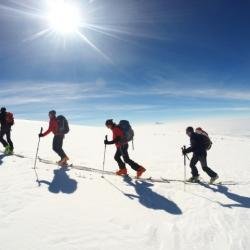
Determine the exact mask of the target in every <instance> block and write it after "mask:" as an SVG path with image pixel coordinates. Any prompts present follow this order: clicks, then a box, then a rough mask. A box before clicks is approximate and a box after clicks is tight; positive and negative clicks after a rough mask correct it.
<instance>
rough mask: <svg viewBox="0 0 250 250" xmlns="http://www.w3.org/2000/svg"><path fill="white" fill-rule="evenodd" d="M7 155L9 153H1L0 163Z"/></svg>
mask: <svg viewBox="0 0 250 250" xmlns="http://www.w3.org/2000/svg"><path fill="white" fill-rule="evenodd" d="M6 156H7V155H5V154H1V155H0V165H2V164H3V161H2V160H3V158H4V157H6Z"/></svg>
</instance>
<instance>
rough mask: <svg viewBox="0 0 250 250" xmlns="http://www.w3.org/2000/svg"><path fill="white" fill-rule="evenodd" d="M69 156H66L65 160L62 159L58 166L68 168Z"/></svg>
mask: <svg viewBox="0 0 250 250" xmlns="http://www.w3.org/2000/svg"><path fill="white" fill-rule="evenodd" d="M68 160H69V158H68V156H65V157H64V158H62V159H61V160H60V161H58V162H57V164H58V165H59V166H61V167H65V166H66V167H67V166H68Z"/></svg>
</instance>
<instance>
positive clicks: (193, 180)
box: [186, 175, 200, 183]
mask: <svg viewBox="0 0 250 250" xmlns="http://www.w3.org/2000/svg"><path fill="white" fill-rule="evenodd" d="M186 182H191V183H199V182H200V180H199V175H198V176H192V177H191V178H189V179H188V180H187V181H186Z"/></svg>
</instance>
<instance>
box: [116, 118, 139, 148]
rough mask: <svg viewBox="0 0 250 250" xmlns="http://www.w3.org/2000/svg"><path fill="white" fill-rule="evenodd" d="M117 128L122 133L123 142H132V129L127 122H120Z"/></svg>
mask: <svg viewBox="0 0 250 250" xmlns="http://www.w3.org/2000/svg"><path fill="white" fill-rule="evenodd" d="M118 126H119V128H120V129H121V130H122V131H123V133H124V138H123V140H122V141H123V142H124V143H126V142H129V141H133V139H134V135H135V134H134V130H133V129H132V127H131V125H130V123H129V121H126V120H121V121H120V122H119V124H118Z"/></svg>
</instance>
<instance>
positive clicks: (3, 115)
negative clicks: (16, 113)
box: [0, 112, 11, 131]
mask: <svg viewBox="0 0 250 250" xmlns="http://www.w3.org/2000/svg"><path fill="white" fill-rule="evenodd" d="M0 124H1V131H6V130H10V129H11V125H10V124H7V122H6V112H1V113H0Z"/></svg>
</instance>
